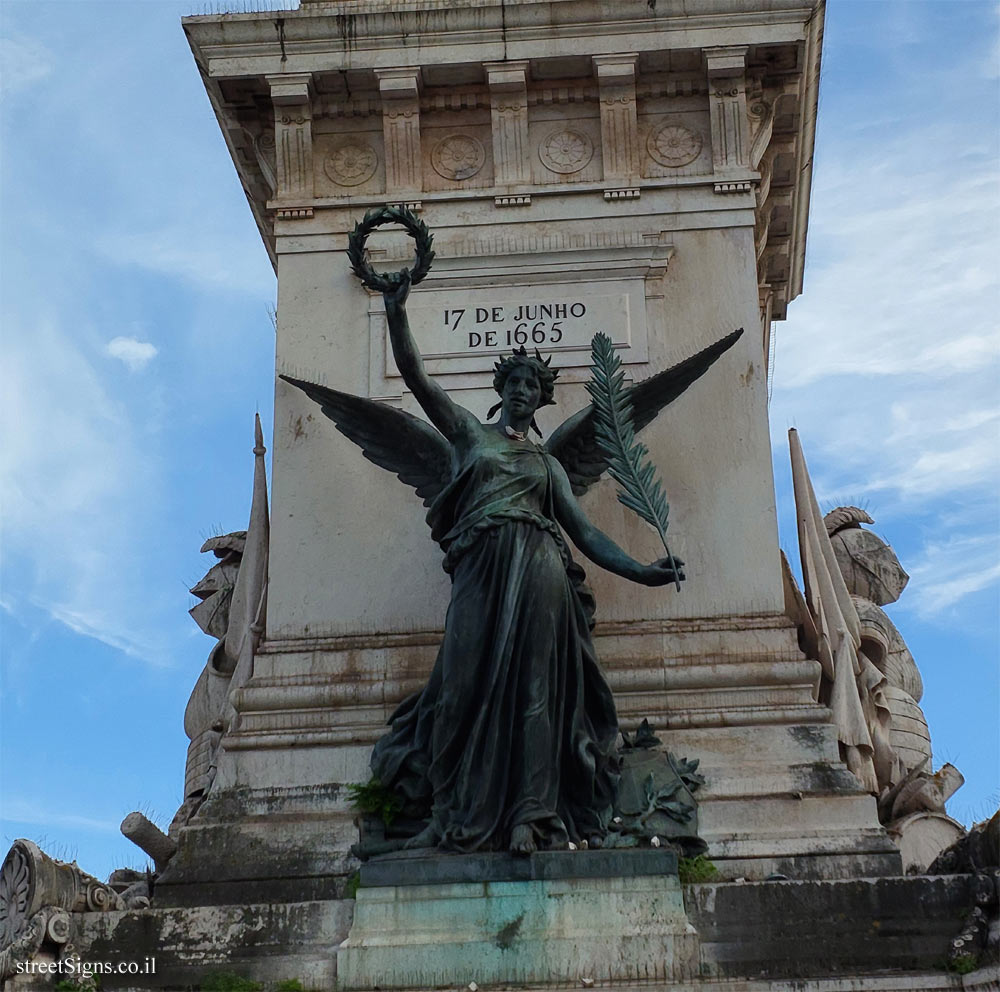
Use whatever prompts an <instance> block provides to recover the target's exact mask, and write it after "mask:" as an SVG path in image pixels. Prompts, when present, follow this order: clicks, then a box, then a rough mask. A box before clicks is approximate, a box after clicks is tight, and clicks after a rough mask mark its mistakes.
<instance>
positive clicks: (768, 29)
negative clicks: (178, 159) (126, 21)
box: [182, 0, 819, 78]
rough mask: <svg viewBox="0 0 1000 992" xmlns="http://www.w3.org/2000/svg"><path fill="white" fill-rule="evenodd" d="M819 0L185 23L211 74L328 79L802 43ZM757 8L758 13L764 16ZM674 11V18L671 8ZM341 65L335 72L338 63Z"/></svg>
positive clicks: (541, 6) (568, 2) (375, 3)
mask: <svg viewBox="0 0 1000 992" xmlns="http://www.w3.org/2000/svg"><path fill="white" fill-rule="evenodd" d="M818 4H819V0H808V2H803V0H784V2H783V0H772V2H770V3H769V4H768V9H767V10H761V9H760V5H759V4H753V3H745V2H735V0H700V2H699V4H698V7H697V11H696V12H695V13H690V12H689V11H688V10H685V9H682V8H680V7H675V6H674V5H669V7H668V5H666V4H664V5H662V6H663V7H664V8H666V9H662V10H659V9H658V8H657V7H656V6H655V5H653V6H650V4H649V3H648V2H647V0H614V2H605V3H599V2H594V0H583V2H581V0H522V2H519V3H511V2H510V0H504V2H501V0H483V2H482V3H476V4H475V5H474V6H467V7H458V6H456V5H455V4H454V3H448V2H438V0H411V2H409V3H405V2H404V3H398V2H395V0H392V2H383V0H368V2H364V3H356V2H355V3H344V2H341V3H307V4H304V5H303V6H302V7H301V8H300V9H299V10H292V11H273V12H268V13H263V14H260V13H258V14H222V15H198V16H192V17H186V18H183V21H182V23H183V26H184V30H185V32H186V33H187V35H188V38H189V40H190V42H191V45H192V47H193V48H196V49H197V50H198V53H200V55H201V61H202V62H203V64H204V65H205V67H206V69H207V71H208V72H209V73H210V74H211V75H212V76H217V77H221V78H225V77H230V76H241V75H246V74H248V73H260V74H267V73H277V72H324V71H331V70H332V69H334V68H348V69H364V68H376V67H380V66H390V65H391V66H398V65H401V64H403V65H407V64H411V65H417V64H419V65H421V66H427V65H433V64H452V63H456V62H471V61H483V62H485V61H508V60H511V59H544V58H567V57H575V56H578V55H579V53H580V45H579V41H580V39H581V38H588V39H590V40H591V41H590V44H589V45H588V54H591V55H598V56H599V55H602V54H614V53H616V52H618V51H620V50H621V48H622V44H623V40H624V39H627V45H626V47H628V48H629V50H634V51H637V52H639V53H643V52H650V51H659V50H663V49H688V48H700V47H702V46H705V45H719V44H726V45H761V44H781V43H788V42H799V41H802V40H804V25H805V24H806V23H807V22H808V20H809V18H810V17H811V16H812V15H813V12H814V10H815V9H816V7H817V6H818ZM754 7H756V8H757V9H754ZM670 8H672V9H670ZM332 59H336V60H337V65H336V66H335V65H333V64H332V61H331V60H332Z"/></svg>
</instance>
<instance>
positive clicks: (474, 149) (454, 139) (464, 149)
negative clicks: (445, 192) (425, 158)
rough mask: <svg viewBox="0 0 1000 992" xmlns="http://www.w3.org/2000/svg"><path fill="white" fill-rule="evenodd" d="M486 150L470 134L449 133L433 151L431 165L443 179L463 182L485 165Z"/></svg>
mask: <svg viewBox="0 0 1000 992" xmlns="http://www.w3.org/2000/svg"><path fill="white" fill-rule="evenodd" d="M485 161H486V152H485V150H484V149H483V146H482V144H480V142H479V141H477V140H476V139H475V138H474V137H472V135H470V134H449V135H448V136H447V137H446V138H442V139H441V141H439V142H438V143H437V144H436V145H435V146H434V150H433V151H432V152H431V165H432V166H434V171H435V172H436V173H437V174H438V175H439V176H441V177H442V178H443V179H450V180H452V181H453V182H461V181H462V180H464V179H471V178H472V177H473V176H474V175H476V173H478V172H479V170H480V169H482V167H483V163H484V162H485Z"/></svg>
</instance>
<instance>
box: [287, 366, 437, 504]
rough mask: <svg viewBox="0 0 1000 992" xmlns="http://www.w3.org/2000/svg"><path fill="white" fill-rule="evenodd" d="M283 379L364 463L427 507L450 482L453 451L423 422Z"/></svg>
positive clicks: (323, 388)
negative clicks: (391, 476) (389, 474)
mask: <svg viewBox="0 0 1000 992" xmlns="http://www.w3.org/2000/svg"><path fill="white" fill-rule="evenodd" d="M281 378H282V379H284V380H285V382H290V383H291V384H292V385H293V386H298V388H299V389H301V390H302V392H304V393H305V394H306V395H307V396H308V397H309V398H310V399H314V400H315V401H316V402H317V403H318V404H319V405H320V409H321V410H322V411H323V413H325V414H326V415H327V416H328V417H329V418H330V419H331V420H332V421H333V422H334V424H335V425H336V427H337V430H338V431H340V433H341V434H343V435H344V437H347V438H349V439H350V440H352V441H353V442H354V443H355V444H356V445H358V447H360V448H361V451H362V453H363V454H364V456H365V458H367V459H368V460H369V461H370V462H374V463H375V464H376V465H378V466H379V467H380V468H384V469H387V470H388V471H390V472H394V473H395V474H396V475H397V476H398V478H399V479H400V480H401V481H402V482H405V483H406V484H407V485H409V486H413V488H414V489H416V491H417V495H418V496H419V497H420V498H421V499H422V500H423V501H424V505H425V506H430V504H431V502H432V501H433V499H434V497H435V496H437V494H438V493H439V492H441V490H442V489H443V488H444V487H445V485H446V484H447V483H448V481H449V480H450V479H451V445H449V444H448V442H447V440H446V439H445V438H444V437H443V435H441V434H440V433H438V431H436V430H435V429H434V428H433V427H431V425H430V424H427V423H425V422H424V421H423V420H421V419H420V418H419V417H414V416H413V414H411V413H407V412H406V411H405V410H397V409H396V408H395V407H391V406H388V405H386V404H385V403H376V402H375V401H374V400H369V399H365V398H364V397H362V396H352V395H351V394H350V393H341V392H338V391H337V390H336V389H330V388H329V387H327V386H320V385H318V384H317V383H315V382H305V381H303V380H302V379H293V378H292V377H291V376H287V375H283V376H281Z"/></svg>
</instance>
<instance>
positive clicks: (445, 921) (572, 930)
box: [337, 852, 698, 989]
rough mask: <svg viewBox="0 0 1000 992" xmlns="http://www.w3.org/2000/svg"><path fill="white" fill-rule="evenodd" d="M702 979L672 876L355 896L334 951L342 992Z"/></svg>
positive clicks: (372, 891) (380, 890)
mask: <svg viewBox="0 0 1000 992" xmlns="http://www.w3.org/2000/svg"><path fill="white" fill-rule="evenodd" d="M657 853H659V852H657ZM697 973H698V936H697V934H696V933H695V931H694V929H693V928H692V927H691V926H690V925H689V924H688V922H687V920H686V918H685V916H684V906H683V900H682V898H681V891H680V885H679V883H678V881H677V876H676V875H662V876H635V877H632V878H568V879H552V880H534V881H515V882H480V883H471V882H470V883H452V884H441V885H415V886H386V887H377V888H365V887H362V888H359V889H358V895H357V905H356V908H355V914H354V923H353V925H352V927H351V932H350V934H349V936H348V938H347V940H346V941H344V943H343V944H342V945H341V946H340V948H339V950H338V952H337V987H338V988H340V989H371V988H412V987H414V986H417V987H420V986H426V987H435V986H441V985H447V986H453V987H454V986H463V985H468V984H469V983H470V982H476V983H477V984H482V985H497V984H504V985H506V984H511V983H514V984H518V985H522V984H531V983H545V984H550V983H562V982H574V983H578V982H581V981H582V980H584V979H590V980H597V981H614V980H625V979H633V980H634V979H638V978H654V979H659V980H660V981H677V980H683V979H690V978H693V977H694V976H695V975H697Z"/></svg>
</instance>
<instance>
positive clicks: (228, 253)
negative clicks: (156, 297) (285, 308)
mask: <svg viewBox="0 0 1000 992" xmlns="http://www.w3.org/2000/svg"><path fill="white" fill-rule="evenodd" d="M243 234H244V232H243V231H242V230H240V231H229V232H225V233H222V234H220V233H219V232H216V233H215V234H214V235H213V234H212V233H211V232H208V231H205V232H204V233H202V231H201V230H200V228H199V226H198V225H196V224H195V223H194V222H193V221H192V222H191V223H189V224H186V225H184V226H176V227H172V226H167V227H161V228H159V229H156V230H149V231H140V232H134V231H133V232H122V231H116V232H114V233H111V234H107V235H105V236H103V237H99V238H98V239H97V240H96V241H95V242H94V247H95V248H96V249H97V250H98V251H99V252H100V253H101V254H102V255H103V256H104V257H105V258H107V259H109V260H111V261H112V262H114V263H116V264H117V265H130V266H136V267H138V268H140V269H145V270H147V271H149V272H155V273H158V274H160V275H163V276H167V277H169V278H173V279H182V280H184V281H185V282H187V283H189V284H190V285H193V286H196V287H197V288H199V289H202V290H209V291H218V290H220V289H223V290H227V291H231V292H235V293H243V294H247V295H250V296H260V297H262V298H263V299H270V298H271V296H273V275H272V274H270V271H269V270H270V266H268V267H267V271H266V270H265V269H264V265H266V262H264V263H263V265H262V256H263V249H262V248H261V247H260V246H259V244H255V243H254V242H253V241H251V240H250V239H249V238H248V237H237V235H243Z"/></svg>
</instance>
